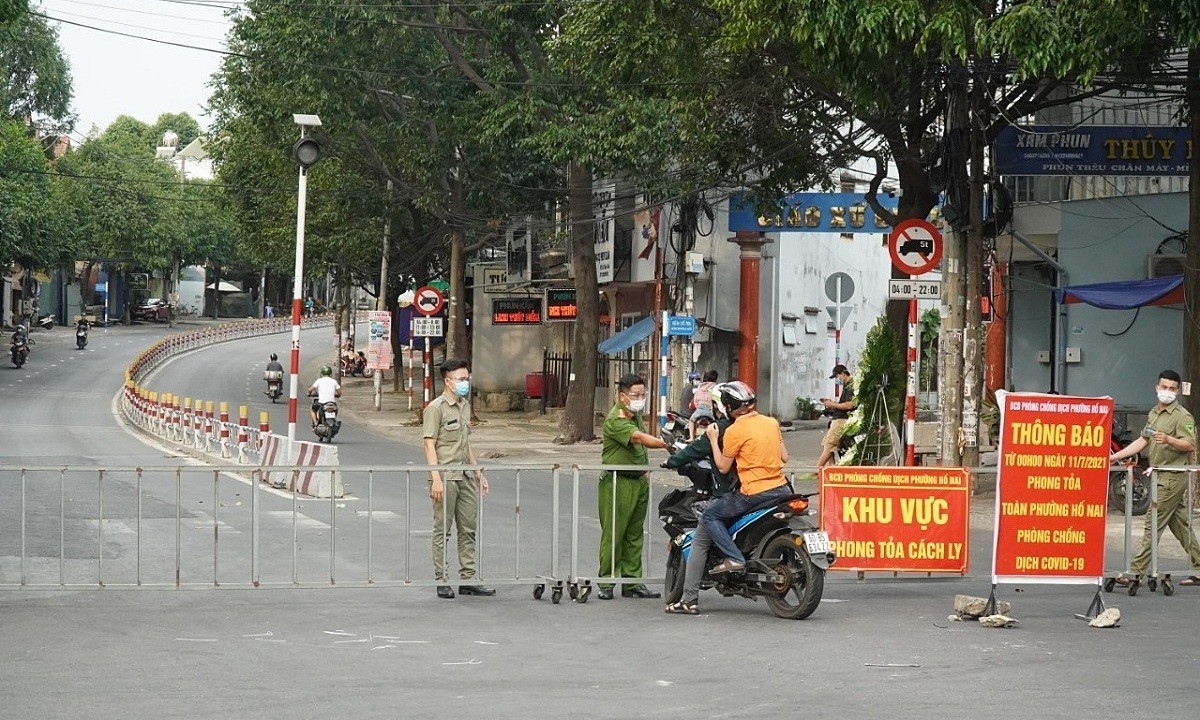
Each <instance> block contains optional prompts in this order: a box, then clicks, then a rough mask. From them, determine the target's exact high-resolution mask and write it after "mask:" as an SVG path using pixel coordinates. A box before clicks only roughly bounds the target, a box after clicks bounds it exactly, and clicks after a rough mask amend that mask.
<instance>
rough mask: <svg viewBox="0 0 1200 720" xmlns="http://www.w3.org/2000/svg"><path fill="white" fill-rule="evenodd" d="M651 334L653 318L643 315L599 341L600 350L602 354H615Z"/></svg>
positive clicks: (652, 332)
mask: <svg viewBox="0 0 1200 720" xmlns="http://www.w3.org/2000/svg"><path fill="white" fill-rule="evenodd" d="M653 334H654V318H653V317H649V316H647V317H644V318H642V319H641V320H638V321H637V322H635V323H634V324H632V325H630V326H629V327H627V328H625V329H624V330H622V331H621V332H619V333H617V334H615V335H613V336H612V337H610V338H608V339H606V340H604V342H602V343H600V345H599V348H600V352H601V354H603V355H615V354H616V353H619V352H625V351H626V350H628V349H629V348H631V347H633V346H634V345H637V344H638V343H640V342H641V341H643V340H645V339H646V338H648V337H650V336H651V335H653Z"/></svg>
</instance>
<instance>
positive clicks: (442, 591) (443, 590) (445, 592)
mask: <svg viewBox="0 0 1200 720" xmlns="http://www.w3.org/2000/svg"><path fill="white" fill-rule="evenodd" d="M438 597H440V598H445V599H447V600H453V599H454V588H452V587H450V586H449V585H438Z"/></svg>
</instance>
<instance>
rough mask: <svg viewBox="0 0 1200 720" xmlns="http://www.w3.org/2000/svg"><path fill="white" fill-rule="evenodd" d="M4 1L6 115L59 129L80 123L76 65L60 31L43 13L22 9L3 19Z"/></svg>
mask: <svg viewBox="0 0 1200 720" xmlns="http://www.w3.org/2000/svg"><path fill="white" fill-rule="evenodd" d="M4 12H5V10H4V7H3V6H0V115H3V116H4V117H8V118H12V119H14V120H19V121H22V122H28V121H30V120H34V121H39V122H41V123H43V124H44V127H43V128H42V131H43V132H44V133H46V134H51V133H53V134H57V133H58V132H61V131H65V130H69V129H70V128H71V127H72V125H73V124H74V117H73V116H72V114H71V70H70V66H69V65H68V64H67V60H66V58H65V57H64V56H63V52H62V48H60V47H59V45H58V32H57V31H56V30H55V29H54V28H52V27H50V25H49V23H48V22H47V21H46V19H45V18H43V17H42V16H40V15H34V14H32V13H29V12H21V13H19V14H17V15H16V16H15V17H14V18H13V19H12V21H11V22H8V23H5V22H3V15H4Z"/></svg>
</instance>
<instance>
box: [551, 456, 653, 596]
mask: <svg viewBox="0 0 1200 720" xmlns="http://www.w3.org/2000/svg"><path fill="white" fill-rule="evenodd" d="M651 471H652V468H650V467H649V466H645V465H598V464H597V465H575V466H573V468H572V473H571V475H572V483H571V574H570V577H569V580H568V592H569V594H570V596H571V599H572V600H576V601H578V602H581V603H583V602H587V600H588V597H589V596H590V595H591V592H592V586H593V584H595V585H600V586H603V585H614V586H616V585H621V584H627V585H637V584H662V582H663V579H664V578H663V576H662V575H647V574H646V568H650V567H653V566H654V564H653V563H654V553H653V550H652V548H653V545H654V543H653V542H649V538H650V536H651V534H652V528H651V526H650V523H651V522H652V521H653V520H655V519H657V517H658V512H657V506H656V505H655V500H654V482H653V479H652V478H649V477H648V478H647V481H646V484H647V486H648V490H647V500H646V517H645V520H644V521H643V528H642V569H643V573H642V576H641V577H624V576H618V575H616V573H617V567H616V566H617V557H616V549H617V544H618V542H619V538H617V537H616V534H615V527H616V524H617V523H616V515H617V484H618V483H617V477H618V474H619V473H622V472H625V473H645V474H647V475H649V473H650V472H651ZM588 472H596V473H599V475H598V476H597V482H599V480H600V477H601V476H603V475H604V474H608V473H611V474H612V477H613V482H612V496H611V501H610V502H611V508H612V510H611V512H610V516H609V528H610V529H612V530H610V540H611V542H610V543H609V548H608V555H609V557H608V559H609V567H610V568H611V569H612V574H610V575H606V576H605V575H599V573H597V575H584V574H582V573H581V572H580V570H579V556H580V553H581V551H582V550H583V545H582V544H581V542H580V539H579V520H580V517H581V515H580V507H579V503H580V482H579V478H580V474H581V473H588ZM596 517H597V519H599V518H600V507H599V494H598V493H597V507H596ZM601 527H603V525H602V526H601ZM600 542H602V541H600V540H599V539H598V543H600ZM603 550H604V548H603V547H600V548H599V550H598V551H597V557H598V558H599V557H600V555H599V553H600V552H603Z"/></svg>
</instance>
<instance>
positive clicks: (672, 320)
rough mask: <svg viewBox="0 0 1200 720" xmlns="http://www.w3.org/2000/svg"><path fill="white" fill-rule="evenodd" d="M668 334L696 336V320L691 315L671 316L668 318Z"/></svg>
mask: <svg viewBox="0 0 1200 720" xmlns="http://www.w3.org/2000/svg"><path fill="white" fill-rule="evenodd" d="M667 334H668V335H683V336H685V337H691V336H693V335H695V334H696V318H694V317H692V316H691V315H671V316H669V317H668V318H667Z"/></svg>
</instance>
